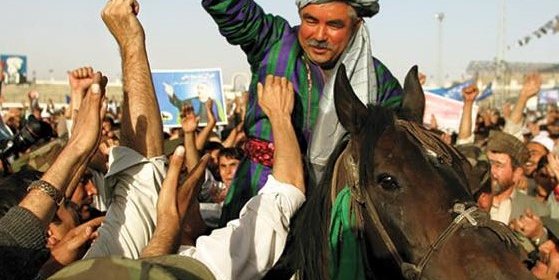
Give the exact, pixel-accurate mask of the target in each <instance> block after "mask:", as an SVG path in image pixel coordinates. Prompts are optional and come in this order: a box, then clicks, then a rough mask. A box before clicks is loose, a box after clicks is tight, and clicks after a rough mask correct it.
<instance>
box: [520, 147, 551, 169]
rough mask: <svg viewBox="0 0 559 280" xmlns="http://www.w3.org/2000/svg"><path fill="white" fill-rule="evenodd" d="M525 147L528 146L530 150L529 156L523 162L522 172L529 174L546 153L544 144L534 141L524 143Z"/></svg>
mask: <svg viewBox="0 0 559 280" xmlns="http://www.w3.org/2000/svg"><path fill="white" fill-rule="evenodd" d="M526 148H528V151H529V152H530V158H529V159H528V161H527V162H526V163H525V164H524V174H526V175H530V174H532V172H534V171H535V170H536V168H537V167H538V162H539V161H540V159H541V158H542V157H543V156H545V155H547V150H546V149H545V147H544V146H542V145H541V144H538V143H535V142H530V143H528V144H526Z"/></svg>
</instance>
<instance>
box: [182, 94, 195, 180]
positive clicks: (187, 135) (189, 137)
mask: <svg viewBox="0 0 559 280" xmlns="http://www.w3.org/2000/svg"><path fill="white" fill-rule="evenodd" d="M181 111H182V112H181V118H182V119H181V126H182V131H183V132H184V140H183V141H184V142H183V143H184V148H185V153H186V160H185V161H184V165H185V166H186V169H187V170H188V172H191V171H192V170H193V169H194V166H196V164H197V163H198V161H199V160H200V155H199V152H198V149H197V147H196V128H197V127H198V120H199V118H198V117H197V116H196V114H194V109H193V108H192V106H189V105H183V107H182V109H181Z"/></svg>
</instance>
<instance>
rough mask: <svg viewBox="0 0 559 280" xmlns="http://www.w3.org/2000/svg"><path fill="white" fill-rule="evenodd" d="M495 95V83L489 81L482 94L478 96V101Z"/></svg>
mask: <svg viewBox="0 0 559 280" xmlns="http://www.w3.org/2000/svg"><path fill="white" fill-rule="evenodd" d="M491 95H493V83H489V84H488V85H487V86H486V87H485V89H484V90H483V91H482V92H481V94H480V95H479V96H478V97H477V98H476V101H481V100H483V99H485V98H487V97H489V96H491Z"/></svg>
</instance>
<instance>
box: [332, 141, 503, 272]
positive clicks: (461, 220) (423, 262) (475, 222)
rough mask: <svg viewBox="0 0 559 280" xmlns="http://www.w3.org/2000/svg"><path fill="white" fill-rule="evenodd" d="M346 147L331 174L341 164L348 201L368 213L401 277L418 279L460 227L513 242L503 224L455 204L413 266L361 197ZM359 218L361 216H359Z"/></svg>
mask: <svg viewBox="0 0 559 280" xmlns="http://www.w3.org/2000/svg"><path fill="white" fill-rule="evenodd" d="M350 147H351V142H350V143H349V144H348V145H347V147H346V148H345V150H344V151H343V152H342V154H341V155H340V157H339V158H338V160H337V162H336V164H335V169H334V174H338V172H337V170H338V169H339V168H340V166H339V165H340V163H341V164H343V168H344V169H345V170H346V172H347V174H349V177H350V178H349V181H350V182H349V183H348V187H349V188H350V190H351V197H352V200H354V201H355V202H357V203H358V204H360V205H362V206H364V207H365V209H367V210H368V211H367V213H368V214H369V216H370V217H371V222H372V224H373V226H374V227H375V228H376V229H377V231H378V233H379V235H380V236H381V238H382V241H383V242H384V244H385V245H386V247H387V248H388V251H389V252H390V254H391V255H392V257H393V258H394V260H395V261H396V262H397V263H398V266H399V267H400V269H401V271H402V275H403V276H404V277H405V278H406V279H420V278H421V277H422V274H423V271H424V270H425V267H426V266H427V264H429V261H430V260H431V258H432V257H433V255H434V254H435V252H437V251H438V250H439V249H440V248H442V246H443V245H444V244H445V243H446V241H447V240H448V239H449V237H451V236H452V235H453V234H454V233H455V232H456V231H458V230H459V229H461V228H465V227H468V226H473V227H478V226H482V227H488V228H490V229H492V230H493V231H494V232H496V233H497V235H499V237H500V238H501V239H502V240H505V241H507V242H514V241H513V240H514V239H513V237H511V236H508V234H506V233H504V231H503V229H500V227H503V225H501V224H500V223H497V222H494V221H492V220H490V219H489V215H488V214H487V213H485V212H483V211H481V210H480V209H478V207H477V206H470V207H468V208H466V203H455V204H454V206H453V208H452V209H451V210H452V211H451V212H452V213H455V214H458V215H457V216H456V217H455V218H454V219H453V221H452V222H451V223H450V224H449V225H448V226H447V227H446V229H445V230H444V231H442V232H441V233H440V234H439V235H438V237H437V239H436V240H435V242H434V243H433V244H431V245H430V246H429V251H428V252H427V253H426V254H425V255H424V256H423V257H421V258H420V261H419V262H418V263H417V264H413V263H409V262H406V261H404V259H403V258H402V256H401V255H400V254H399V253H398V249H397V248H396V245H395V244H394V242H393V241H392V239H391V238H390V236H389V234H388V231H387V230H386V228H385V226H384V225H383V224H382V222H381V220H380V216H379V214H378V211H377V208H376V207H375V203H374V202H373V200H372V199H371V197H370V196H369V195H363V193H362V190H361V188H360V187H359V186H360V182H359V172H358V171H359V169H358V163H357V162H356V161H355V160H354V159H353V156H352V155H351V153H350V150H351V149H350ZM334 178H335V179H334V180H333V181H332V185H333V188H332V189H333V191H332V197H333V198H334V199H335V193H334V192H335V190H336V184H337V179H336V177H335V176H334ZM359 216H361V217H362V215H359Z"/></svg>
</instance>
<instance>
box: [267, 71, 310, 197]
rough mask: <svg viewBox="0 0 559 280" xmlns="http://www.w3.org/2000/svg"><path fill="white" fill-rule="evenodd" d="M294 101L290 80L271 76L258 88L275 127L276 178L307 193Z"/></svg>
mask: <svg viewBox="0 0 559 280" xmlns="http://www.w3.org/2000/svg"><path fill="white" fill-rule="evenodd" d="M294 98H295V97H294V93H293V85H292V84H291V83H290V82H288V81H287V79H286V78H283V77H282V78H280V77H274V76H271V75H268V76H266V83H265V84H264V85H262V84H258V105H260V108H262V111H264V113H265V114H266V115H267V116H268V119H269V120H270V123H271V124H272V133H273V134H274V140H275V141H274V143H275V151H274V167H273V170H272V175H273V176H274V177H275V178H276V180H278V181H280V182H282V183H286V184H291V185H294V186H295V187H297V188H298V189H299V190H300V191H301V192H302V193H305V180H304V176H303V160H302V158H301V150H300V148H299V143H298V142H297V137H296V136H295V130H294V129H293V125H292V123H291V113H292V112H293V104H294Z"/></svg>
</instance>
